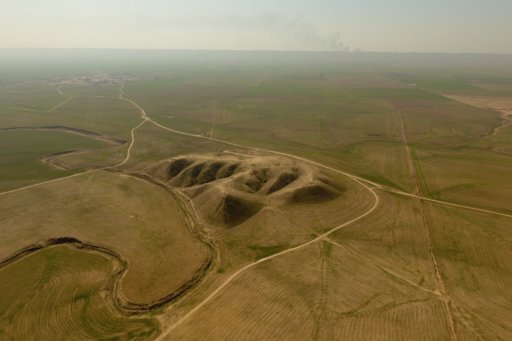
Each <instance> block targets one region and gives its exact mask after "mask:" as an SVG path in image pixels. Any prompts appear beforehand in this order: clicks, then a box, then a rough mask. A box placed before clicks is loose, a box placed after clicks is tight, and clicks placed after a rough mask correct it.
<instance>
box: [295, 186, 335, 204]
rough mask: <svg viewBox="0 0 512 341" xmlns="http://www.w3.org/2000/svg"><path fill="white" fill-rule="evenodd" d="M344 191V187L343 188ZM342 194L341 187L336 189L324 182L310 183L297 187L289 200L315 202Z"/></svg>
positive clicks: (296, 202)
mask: <svg viewBox="0 0 512 341" xmlns="http://www.w3.org/2000/svg"><path fill="white" fill-rule="evenodd" d="M342 191H344V189H343V190H342ZM340 194H341V192H340V190H339V189H335V188H334V187H332V186H329V185H327V184H324V183H316V184H310V185H307V186H304V187H300V188H297V189H296V190H294V191H293V192H291V193H290V195H289V197H288V202H289V203H291V204H314V203H321V202H325V201H329V200H334V199H336V198H337V197H339V196H340Z"/></svg>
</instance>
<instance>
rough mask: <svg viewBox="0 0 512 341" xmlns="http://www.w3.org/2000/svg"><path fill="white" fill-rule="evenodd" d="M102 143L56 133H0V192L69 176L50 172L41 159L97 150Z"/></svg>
mask: <svg viewBox="0 0 512 341" xmlns="http://www.w3.org/2000/svg"><path fill="white" fill-rule="evenodd" d="M103 145H104V143H102V142H99V141H96V140H93V139H90V138H87V137H83V136H79V135H74V134H70V133H65V132H60V131H44V130H40V131H36V130H12V131H11V130H8V131H0V146H2V148H1V149H0V190H8V189H12V188H16V187H21V186H24V185H29V184H31V183H35V182H39V181H44V180H50V179H54V178H58V177H61V176H65V175H69V174H72V173H73V171H63V170H57V169H54V168H52V167H50V166H48V165H45V164H44V163H43V162H41V158H43V157H44V156H48V155H51V154H54V153H61V152H65V151H71V150H78V149H89V148H98V147H101V146H103Z"/></svg>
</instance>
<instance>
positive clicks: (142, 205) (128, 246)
mask: <svg viewBox="0 0 512 341" xmlns="http://www.w3.org/2000/svg"><path fill="white" fill-rule="evenodd" d="M0 210H1V211H2V212H3V214H2V219H1V221H0V226H1V230H2V236H3V238H2V240H1V242H0V258H2V259H3V258H5V257H7V256H8V255H9V254H11V253H13V252H15V251H17V250H19V249H21V248H23V247H25V246H27V245H30V244H32V243H37V242H39V241H42V240H46V239H49V238H54V237H62V236H68V237H75V238H77V239H79V240H82V241H85V242H91V243H94V244H98V245H101V246H105V247H107V248H109V249H112V250H114V251H116V252H117V253H119V254H121V255H122V256H123V257H124V258H125V259H126V260H127V261H128V271H127V273H126V276H125V277H124V278H123V279H122V280H121V288H122V293H124V295H126V297H127V298H128V300H130V301H132V302H135V303H148V302H151V301H154V300H156V299H158V298H161V297H162V296H164V295H166V294H168V293H170V292H172V291H173V290H175V289H177V288H178V287H179V286H181V285H183V284H184V283H185V282H187V281H188V280H189V279H190V278H191V277H192V276H193V275H194V274H195V273H196V271H198V269H199V268H201V266H202V264H203V263H204V262H205V261H206V260H207V257H208V251H207V249H206V247H205V246H204V245H203V244H202V243H201V242H200V241H199V240H197V238H196V237H195V236H193V235H192V234H191V233H190V232H189V230H188V227H187V220H186V219H187V218H186V216H185V215H184V213H183V211H182V210H181V208H180V207H179V205H178V204H177V202H176V201H175V200H174V199H173V198H172V196H170V195H169V193H167V192H166V191H164V190H162V189H161V188H158V187H157V186H155V185H152V184H149V183H147V182H145V181H142V180H140V179H136V178H132V177H127V176H122V175H117V174H113V173H108V172H102V171H100V172H93V173H87V174H84V175H81V176H78V177H75V178H69V179H65V180H62V181H59V182H54V183H50V184H45V185H41V186H38V187H35V188H31V189H30V190H26V191H19V192H15V193H11V194H6V195H3V196H1V197H0Z"/></svg>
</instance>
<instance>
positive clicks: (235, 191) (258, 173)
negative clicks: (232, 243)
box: [146, 153, 345, 228]
mask: <svg viewBox="0 0 512 341" xmlns="http://www.w3.org/2000/svg"><path fill="white" fill-rule="evenodd" d="M146 174H147V175H149V176H152V177H156V178H158V179H159V180H161V181H164V182H166V183H167V184H168V185H170V186H172V187H175V188H177V189H179V190H180V191H181V192H182V193H183V194H185V195H186V196H187V197H188V198H189V199H191V200H192V201H193V203H194V206H195V207H196V209H197V211H198V213H199V214H200V215H201V216H202V218H203V219H204V220H205V221H206V222H208V223H209V224H211V225H213V226H218V227H226V228H231V227H234V226H237V225H240V224H242V223H244V222H245V221H247V220H248V219H250V218H251V217H253V216H255V215H257V214H258V213H259V212H260V211H261V210H262V209H264V208H265V207H267V206H272V207H275V208H279V207H283V206H289V205H296V204H315V203H322V202H325V201H329V200H334V199H336V198H338V197H339V196H340V195H342V194H343V192H344V191H345V189H344V187H343V186H340V185H338V184H337V183H336V181H334V180H333V179H331V178H329V177H326V176H325V175H324V174H322V175H320V174H319V171H318V170H316V169H315V168H313V167H312V166H309V165H307V164H302V163H299V162H298V161H296V160H293V159H288V158H284V157H276V156H272V157H270V156H252V155H248V156H246V157H245V156H242V155H240V156H239V155H231V154H222V153H221V154H216V155H187V156H182V157H178V158H175V159H171V160H166V161H162V162H160V163H158V164H156V165H155V166H152V167H150V168H148V169H146Z"/></svg>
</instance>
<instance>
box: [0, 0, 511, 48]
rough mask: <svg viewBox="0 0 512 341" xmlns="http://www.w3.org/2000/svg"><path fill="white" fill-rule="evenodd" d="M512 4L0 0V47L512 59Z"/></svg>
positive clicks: (472, 0)
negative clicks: (341, 51) (432, 54)
mask: <svg viewBox="0 0 512 341" xmlns="http://www.w3.org/2000/svg"><path fill="white" fill-rule="evenodd" d="M511 15H512V0H485V1H484V0H293V1H292V0H251V1H247V0H202V1H199V0H181V1H176V0H137V1H135V0H82V1H79V0H0V47H67V48H74V47H92V48H157V49H244V50H245V49H249V50H252V49H267V50H332V49H335V50H338V49H343V48H350V49H361V50H364V51H399V52H404V51H414V52H485V53H512V36H511V34H512V18H511Z"/></svg>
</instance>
